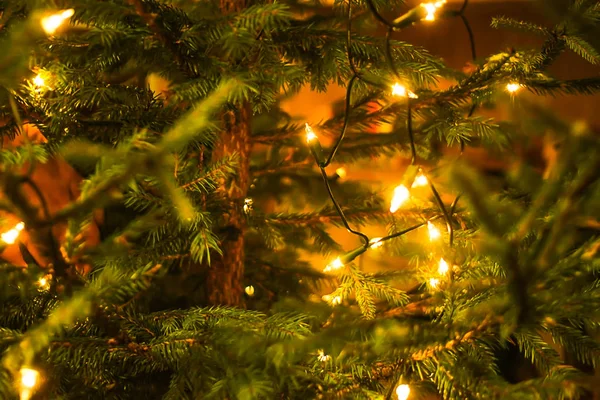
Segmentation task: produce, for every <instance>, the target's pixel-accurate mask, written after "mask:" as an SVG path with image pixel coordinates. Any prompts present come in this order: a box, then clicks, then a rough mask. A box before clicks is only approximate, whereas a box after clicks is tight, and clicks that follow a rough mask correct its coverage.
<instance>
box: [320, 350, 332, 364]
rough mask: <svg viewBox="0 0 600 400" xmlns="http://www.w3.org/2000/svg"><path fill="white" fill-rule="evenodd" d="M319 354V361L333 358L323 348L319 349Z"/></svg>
mask: <svg viewBox="0 0 600 400" xmlns="http://www.w3.org/2000/svg"><path fill="white" fill-rule="evenodd" d="M318 353H319V355H318V356H317V358H318V359H319V361H321V362H326V361H329V360H331V357H330V356H329V355H327V354H325V352H324V351H323V350H319V351H318Z"/></svg>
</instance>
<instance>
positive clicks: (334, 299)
mask: <svg viewBox="0 0 600 400" xmlns="http://www.w3.org/2000/svg"><path fill="white" fill-rule="evenodd" d="M321 298H322V299H323V301H326V302H327V303H329V304H331V305H332V306H334V307H335V306H337V305H339V304H342V297H341V296H331V295H330V294H326V295H324V296H323V297H321Z"/></svg>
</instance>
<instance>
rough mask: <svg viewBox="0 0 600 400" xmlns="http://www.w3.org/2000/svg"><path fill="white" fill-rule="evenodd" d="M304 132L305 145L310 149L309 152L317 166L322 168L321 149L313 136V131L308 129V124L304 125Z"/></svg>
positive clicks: (315, 136)
mask: <svg viewBox="0 0 600 400" xmlns="http://www.w3.org/2000/svg"><path fill="white" fill-rule="evenodd" d="M305 130H306V143H308V146H309V147H310V151H311V153H312V155H313V157H314V158H315V161H316V162H317V165H319V166H320V167H322V166H323V162H322V154H323V148H322V147H321V143H320V142H319V138H318V137H317V135H316V134H315V131H313V129H312V128H311V127H310V125H309V124H308V123H306V124H305Z"/></svg>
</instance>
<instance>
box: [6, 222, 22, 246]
mask: <svg viewBox="0 0 600 400" xmlns="http://www.w3.org/2000/svg"><path fill="white" fill-rule="evenodd" d="M23 228H25V224H24V223H23V222H19V223H18V224H17V225H15V227H14V228H13V229H11V230H9V231H8V232H4V233H3V234H2V235H0V237H1V238H2V241H3V242H4V243H6V244H13V243H14V242H15V241H16V240H17V238H18V237H19V234H20V233H21V231H22V230H23Z"/></svg>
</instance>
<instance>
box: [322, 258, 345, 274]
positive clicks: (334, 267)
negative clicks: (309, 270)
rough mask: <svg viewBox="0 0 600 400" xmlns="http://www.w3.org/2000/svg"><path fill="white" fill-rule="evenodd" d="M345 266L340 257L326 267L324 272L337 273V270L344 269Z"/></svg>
mask: <svg viewBox="0 0 600 400" xmlns="http://www.w3.org/2000/svg"><path fill="white" fill-rule="evenodd" d="M343 266H344V263H343V262H342V259H341V258H339V257H338V258H336V259H335V260H333V261H332V262H330V263H329V264H328V265H327V266H326V267H325V269H324V270H323V272H329V271H335V270H338V269H340V268H342V267H343Z"/></svg>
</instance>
